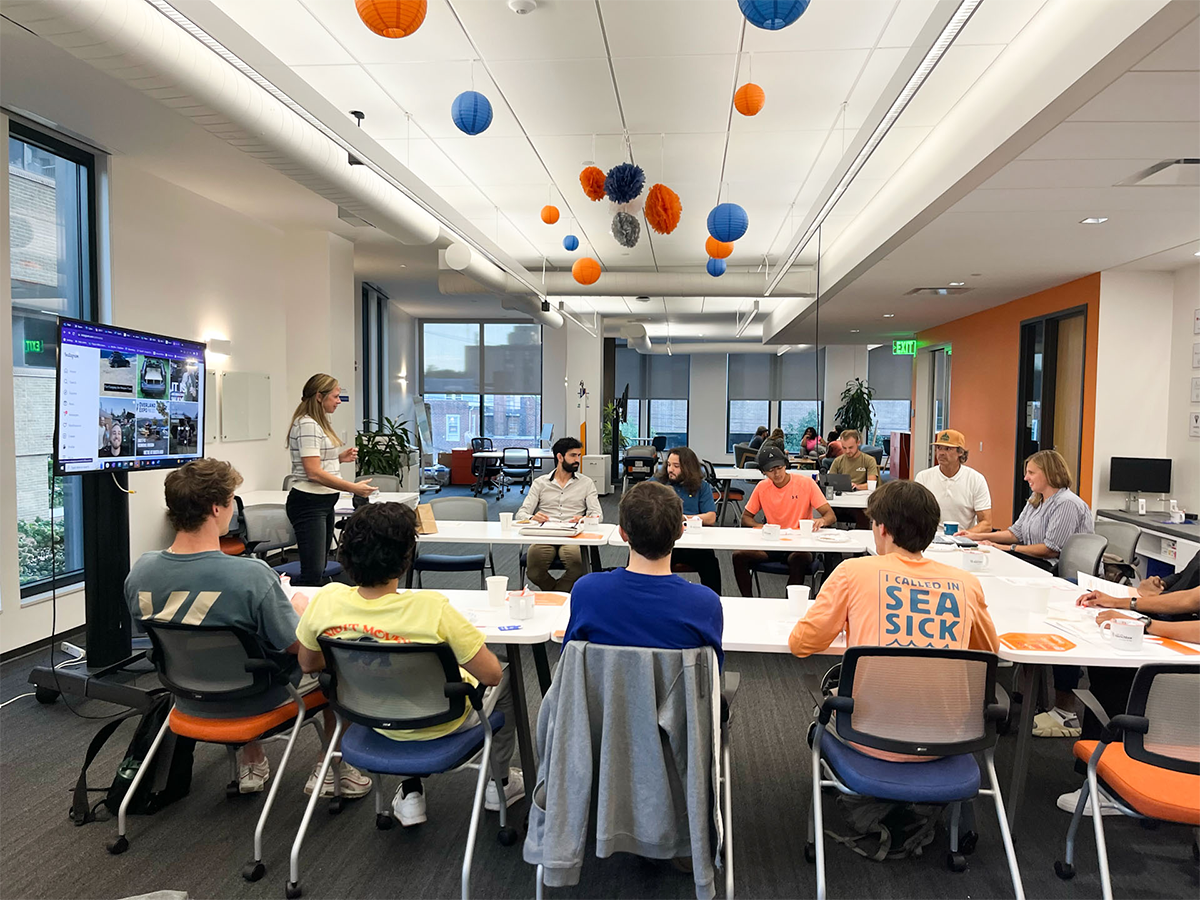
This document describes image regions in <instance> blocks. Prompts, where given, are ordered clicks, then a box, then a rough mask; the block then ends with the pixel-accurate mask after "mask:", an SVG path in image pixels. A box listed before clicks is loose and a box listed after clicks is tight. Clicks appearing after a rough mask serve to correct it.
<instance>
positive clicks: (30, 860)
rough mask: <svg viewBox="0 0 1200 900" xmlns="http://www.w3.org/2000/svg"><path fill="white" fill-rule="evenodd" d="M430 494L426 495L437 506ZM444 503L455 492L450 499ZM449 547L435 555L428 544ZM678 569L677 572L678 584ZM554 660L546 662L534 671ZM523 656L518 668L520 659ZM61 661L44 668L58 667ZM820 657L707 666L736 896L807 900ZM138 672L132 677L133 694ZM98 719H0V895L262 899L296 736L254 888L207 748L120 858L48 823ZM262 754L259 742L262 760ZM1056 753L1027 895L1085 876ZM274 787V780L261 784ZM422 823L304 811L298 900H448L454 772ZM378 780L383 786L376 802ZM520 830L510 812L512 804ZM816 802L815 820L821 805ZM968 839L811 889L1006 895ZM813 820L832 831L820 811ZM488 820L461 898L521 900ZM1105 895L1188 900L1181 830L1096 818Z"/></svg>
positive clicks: (661, 892) (16, 675) (673, 877)
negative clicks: (812, 729) (809, 736)
mask: <svg viewBox="0 0 1200 900" xmlns="http://www.w3.org/2000/svg"><path fill="white" fill-rule="evenodd" d="M448 493H449V491H445V490H444V491H443V492H442V496H446V495H447V494H448ZM454 493H460V491H458V490H455V491H454ZM519 502H520V496H519V494H509V495H508V496H507V497H506V498H504V499H503V500H502V501H497V500H496V499H494V498H493V499H492V500H490V501H489V507H490V508H491V510H490V511H491V512H492V514H493V515H494V514H495V512H497V511H499V510H500V509H515V508H516V506H517V505H518V504H519ZM603 505H604V509H605V515H606V519H608V520H609V521H613V520H615V517H616V500H615V498H614V497H612V496H610V497H606V498H603ZM438 550H439V552H443V551H444V552H453V551H454V547H453V545H447V546H445V547H439V548H438ZM622 555H623V554H621V553H619V552H618V551H615V550H612V549H610V548H605V550H604V564H605V565H606V566H607V565H619V564H620V563H621V562H622V560H621V559H620V556H622ZM719 556H721V557H722V560H721V561H722V566H723V567H724V570H725V571H724V578H725V593H726V594H734V593H736V589H735V588H734V585H733V578H732V571H731V570H730V567H729V555H728V554H727V553H722V554H719ZM496 566H497V570H498V571H500V572H506V573H509V574H512V575H515V573H516V551H515V549H513V548H497V550H496ZM693 577H694V576H693ZM477 584H478V582H477V580H476V579H475V576H473V575H471V574H462V575H450V574H434V575H430V576H428V578H427V580H426V585H427V586H430V587H437V586H444V587H467V588H472V587H475V586H477ZM764 590H765V591H769V592H772V593H775V594H782V591H783V579H782V578H779V577H770V576H768V579H766V580H764ZM555 658H556V652H555V651H554V650H553V649H552V650H551V662H552V663H553V662H554V660H555ZM526 659H527V660H528V659H529V657H528V656H527V657H526ZM61 660H62V657H61V655H60V656H59V658H58V661H61ZM45 661H46V653H45V652H42V653H40V654H36V655H32V656H28V657H24V658H22V659H18V660H13V661H11V662H8V663H5V664H4V666H3V667H0V699H7V698H9V697H13V696H15V695H17V694H19V693H22V692H23V691H25V690H27V689H28V688H27V686H26V685H25V678H26V675H27V673H28V670H29V669H30V667H31V666H33V665H35V664H40V663H44V662H45ZM830 663H831V660H829V659H816V660H798V659H794V658H792V657H788V656H768V655H756V654H744V653H731V654H728V655H727V660H726V668H727V669H729V670H732V671H737V672H740V673H741V676H742V687H741V691H740V693H739V695H738V700H737V707H736V719H735V724H734V766H733V792H734V817H733V818H734V842H735V843H734V846H735V873H736V878H737V893H738V894H740V895H741V896H743V897H804V896H813V895H814V893H815V884H816V881H815V874H814V869H813V866H811V865H809V864H807V863H805V861H804V854H803V849H804V832H805V817H806V811H807V804H808V798H809V786H808V785H809V763H808V754H807V748H806V746H805V744H804V729H805V727H806V726H807V723H808V721H809V718H810V710H811V702H810V701H809V700H808V698H807V695H806V694H805V693H804V692H803V689H802V686H801V678H802V677H803V676H804V675H805V674H811V675H819V674H820V673H821V672H823V671H824V670H825V669H826V668H827V667H828V665H829V664H830ZM526 674H527V685H526V692H527V695H528V697H529V699H530V705H531V707H532V710H533V713H532V714H533V715H535V716H536V709H537V705H538V701H539V698H540V695H539V691H538V686H537V681H536V677H535V675H534V672H533V666H532V665H527V666H526ZM153 682H154V677H153V675H144V676H141V677H140V679H139V683H148V684H152V683H153ZM74 705H75V707H76V710H77V712H79V713H82V714H86V715H91V716H103V715H106V714H109V713H112V712H114V711H116V710H114V708H112V707H109V706H107V705H105V704H102V703H99V702H96V701H88V702H84V703H79V702H78V701H76V702H75V703H74ZM101 724H102V723H101V722H99V721H86V720H83V719H80V718H77V717H76V715H75V714H73V713H72V712H71V710H69V709H68V708H67V707H66V705H65V704H64V703H63V702H62V701H61V700H60V701H59V702H58V703H56V704H54V705H53V706H41V705H39V704H37V703H36V702H35V701H34V699H33V698H26V699H22V700H18V701H16V702H15V703H13V704H11V705H9V706H7V707H5V708H4V709H3V710H2V711H0V846H2V847H3V848H4V849H3V856H2V857H0V895H2V896H4V897H49V898H59V897H64V898H90V897H97V898H115V897H125V896H129V895H133V894H140V893H144V892H149V891H154V890H160V889H172V890H183V891H187V892H188V894H189V895H190V896H192V897H202V898H224V897H246V898H257V897H282V895H283V887H284V881H285V880H286V876H287V859H288V852H289V848H290V845H291V841H292V839H293V838H294V836H295V831H296V828H297V826H298V824H299V820H300V816H301V814H302V811H303V806H304V802H305V800H306V797H305V796H304V794H303V792H302V787H303V784H304V780H305V779H306V778H307V776H308V772H309V769H310V767H311V765H312V763H313V762H314V761H315V757H316V754H317V750H318V747H317V740H316V736H315V735H314V734H313V733H312V731H311V729H305V732H304V736H303V737H302V738H301V744H300V746H299V747H298V752H297V756H296V757H295V758H294V761H293V768H292V769H291V770H290V771H289V772H286V773H284V775H283V778H284V779H285V784H284V788H283V791H282V793H281V795H280V797H279V798H278V801H277V805H276V808H275V810H274V811H273V813H272V816H271V819H270V821H269V822H268V825H267V832H266V835H265V854H266V863H267V868H268V872H267V876H266V878H264V879H263V880H262V881H260V882H257V883H255V884H248V883H246V882H245V881H243V880H242V878H241V875H240V872H241V867H242V865H243V864H244V863H245V862H246V861H247V860H249V859H250V857H251V855H252V854H251V846H252V844H251V841H252V834H253V828H254V823H255V819H256V817H257V814H258V811H259V809H260V808H261V803H262V800H263V798H264V797H265V794H259V795H250V796H246V797H240V798H237V799H235V800H232V801H230V800H226V799H225V794H224V784H225V779H226V766H225V753H224V750H223V749H222V748H219V747H212V746H204V745H201V746H200V747H198V748H197V751H196V760H195V767H194V779H193V784H192V792H191V795H190V796H188V797H187V798H185V799H184V800H182V801H180V802H178V803H176V804H175V805H173V806H171V807H168V808H167V809H164V810H162V811H160V812H159V813H158V814H156V815H154V816H152V817H139V818H135V819H133V820H132V823H131V827H130V832H129V836H130V842H131V847H130V849H129V851H128V852H127V853H125V854H124V855H122V856H119V857H112V856H109V854H108V853H107V852H106V851H105V849H104V845H105V843H106V842H107V841H108V840H110V839H111V838H112V836H113V835H114V834H115V829H116V824H115V822H104V823H95V824H89V825H87V826H84V827H82V828H76V827H74V826H73V825H72V824H71V823H70V821H69V820H68V819H67V809H68V806H69V803H70V795H69V791H70V789H71V787H73V785H74V782H75V779H76V777H77V774H78V770H79V766H80V764H81V763H82V760H83V754H84V751H85V749H86V747H87V743H88V741H89V740H90V738H91V736H92V735H93V734H94V733H95V732H96V730H97V729H98V728H99V726H100V725H101ZM131 730H132V726H131V725H126V726H123V729H122V731H120V732H119V733H118V735H117V737H115V738H114V739H113V740H112V741H110V742H109V746H108V747H106V748H105V750H104V751H103V752H102V753H101V755H100V756H99V757H98V758H97V760H96V762H95V763H94V764H93V772H94V773H95V774H94V776H93V783H95V784H100V785H106V784H107V783H108V781H109V780H110V779H111V777H112V774H113V772H114V771H115V769H116V766H117V763H118V762H119V758H120V755H121V751H122V750H123V749H124V747H125V745H126V743H127V742H128V739H129V733H130V731H131ZM1014 740H1015V739H1014V738H1013V737H1012V736H1008V737H1005V738H1002V739H1001V741H1000V745H999V748H998V751H997V768H998V770H999V772H1000V777H1001V784H1002V787H1004V788H1005V789H1007V784H1008V773H1009V771H1010V765H1011V756H1012V750H1013V747H1014ZM281 752H282V746H281V745H280V744H271V745H270V747H269V749H268V753H269V755H270V757H271V759H272V761H273V762H276V761H277V760H278V759H279V755H280V753H281ZM1071 760H1072V757H1071V741H1069V740H1048V741H1037V742H1036V743H1035V746H1034V753H1033V759H1032V765H1031V770H1030V776H1029V783H1028V788H1027V795H1026V802H1025V806H1024V809H1023V812H1022V816H1021V819H1020V821H1019V823H1018V826H1019V830H1018V833H1017V835H1016V841H1015V842H1016V850H1017V856H1018V859H1019V861H1020V864H1021V873H1022V876H1023V878H1024V882H1025V890H1026V893H1027V895H1028V896H1030V897H1064V898H1078V897H1095V896H1099V893H1100V884H1099V878H1098V875H1097V870H1096V858H1095V846H1094V842H1093V840H1092V832H1091V829H1090V822H1085V827H1084V829H1083V830H1081V832H1080V838H1079V842H1078V853H1079V856H1078V860H1077V869H1078V871H1079V874H1078V875H1077V877H1076V878H1075V880H1074V881H1072V882H1062V881H1059V880H1058V879H1057V878H1056V877H1055V875H1054V872H1053V864H1054V860H1055V859H1056V858H1059V857H1060V855H1061V852H1062V843H1063V839H1064V837H1065V834H1066V828H1067V824H1068V821H1069V816H1068V815H1067V814H1066V813H1063V812H1060V811H1059V810H1058V809H1057V808H1056V807H1055V805H1054V801H1055V798H1056V797H1057V796H1058V794H1060V793H1062V792H1063V791H1067V790H1073V789H1074V788H1076V787H1078V786H1079V784H1080V783H1081V778H1080V776H1078V775H1076V774H1075V773H1074V771H1073V767H1072V764H1071ZM273 777H274V776H273ZM426 784H427V791H428V800H429V821H428V822H427V823H426V824H425V825H423V826H421V827H419V828H416V829H412V830H405V829H400V828H395V829H393V830H391V831H387V832H380V831H377V830H376V829H375V827H374V816H373V815H372V807H371V800H370V799H369V798H368V799H367V800H365V801H361V802H357V803H350V804H347V808H346V809H345V810H344V811H343V813H342V814H341V815H340V816H330V815H328V813H327V812H326V811H325V809H324V806H323V805H321V806H318V808H317V813H316V815H315V817H314V820H313V824H312V826H311V827H310V829H309V833H308V839H307V842H306V844H305V848H304V852H303V856H302V860H303V862H302V871H301V880H302V886H303V888H304V896H305V897H309V898H313V897H344V898H358V897H363V898H367V897H451V896H457V895H458V892H459V881H458V879H459V868H460V865H461V858H462V851H463V845H464V841H465V839H466V827H467V813H468V810H469V804H470V796H471V791H472V790H473V787H474V775H473V773H469V772H464V773H459V774H454V775H448V776H443V777H438V778H433V779H430V780H429V781H427V782H426ZM393 788H394V786H392V787H390V788H389V791H390V790H391V789H393ZM515 809H516V811H517V818H518V821H520V820H521V819H522V818H523V816H524V810H525V806H524V803H522V804H520V805H518V806H517V807H515ZM826 809H827V810H833V809H834V804H833V802H832V800H830V799H828V798H827V801H826ZM977 817H978V822H979V832H980V840H979V847H978V849H977V851H976V852H975V854H974V855H973V856H972V857H970V866H969V868H968V870H967V871H966V872H964V873H961V874H955V873H951V872H948V871H947V870H946V867H945V852H946V847H947V845H946V835H945V831H944V829H943V830H940V831H939V834H938V836H937V838H936V839H935V841H934V843H933V844H932V845H931V846H930V847H929V848H928V850H927V852H926V854H925V856H924V857H922V858H917V859H909V860H901V861H893V862H886V863H874V862H867V861H865V860H862V859H861V858H860V857H858V856H856V855H855V854H854V853H853V852H852V851H851V850H849V849H847V848H845V847H840V846H837V845H832V844H831V845H829V849H828V857H827V859H828V880H829V892H830V894H831V896H843V897H938V898H940V897H1006V896H1011V884H1010V882H1009V876H1008V870H1007V867H1006V864H1005V860H1004V852H1003V848H1002V846H1001V843H1000V837H999V831H998V828H997V827H996V822H995V817H994V815H993V811H992V808H991V807H990V806H989V804H988V802H987V801H986V799H981V800H980V801H979V804H978V806H977ZM832 819H833V821H832V822H830V823H829V824H830V826H831V827H835V828H839V827H840V826H841V822H840V820H839V819H838V818H837V817H836V815H835V816H833V817H832ZM496 822H497V819H496V817H495V815H494V814H488V815H487V816H486V817H485V819H484V824H483V827H482V828H481V831H480V837H479V840H478V842H477V847H476V854H475V867H474V873H473V885H472V893H473V894H474V895H475V896H478V897H528V896H532V894H533V869H532V867H530V866H528V865H527V864H526V863H524V861H523V860H522V858H521V848H520V846H519V845H518V846H516V847H501V846H500V845H499V844H498V843H497V842H496V841H495V828H496ZM1105 825H1106V828H1107V834H1108V844H1109V858H1110V863H1111V866H1112V872H1113V884H1114V891H1115V893H1116V895H1117V896H1119V897H1138V898H1140V897H1145V898H1150V897H1181V898H1183V897H1195V896H1197V891H1198V890H1200V877H1198V871H1197V865H1196V863H1195V862H1194V861H1193V860H1192V850H1191V846H1192V839H1193V834H1192V831H1191V829H1188V828H1184V827H1180V826H1167V825H1163V826H1160V827H1157V828H1153V829H1147V828H1143V827H1141V826H1139V825H1138V824H1137V823H1136V822H1132V821H1128V820H1123V819H1119V818H1109V819H1106V820H1105ZM693 895H694V892H693V888H692V883H691V877H690V876H689V875H684V874H681V873H679V872H677V871H675V870H674V869H673V868H671V867H670V866H669V865H666V864H663V863H656V862H649V861H645V860H641V859H638V858H634V857H629V856H618V857H614V858H612V859H607V860H598V859H595V858H594V857H589V858H588V859H587V860H586V861H585V864H584V868H583V877H582V880H581V883H580V885H579V886H578V887H576V888H571V889H558V890H549V891H547V896H564V897H566V896H571V897H618V896H620V897H681V898H687V897H690V896H693Z"/></svg>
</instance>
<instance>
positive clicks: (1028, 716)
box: [1005, 664, 1044, 834]
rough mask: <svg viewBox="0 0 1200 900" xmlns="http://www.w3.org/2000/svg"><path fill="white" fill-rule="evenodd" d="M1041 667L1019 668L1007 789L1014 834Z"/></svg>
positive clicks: (1030, 741) (1028, 666)
mask: <svg viewBox="0 0 1200 900" xmlns="http://www.w3.org/2000/svg"><path fill="white" fill-rule="evenodd" d="M1043 668H1044V667H1043V666H1035V665H1028V664H1026V665H1022V666H1021V693H1022V695H1023V698H1024V699H1022V701H1021V723H1020V724H1019V725H1018V726H1017V752H1016V754H1015V755H1014V756H1013V770H1012V781H1011V783H1010V784H1009V788H1008V802H1007V803H1006V804H1005V805H1006V806H1007V807H1008V827H1009V830H1010V831H1011V832H1012V833H1013V834H1016V832H1017V812H1018V811H1019V810H1020V808H1021V799H1022V798H1023V796H1024V794H1025V779H1026V777H1027V776H1028V775H1029V752H1030V750H1031V749H1032V746H1031V745H1032V744H1033V713H1034V708H1035V707H1036V706H1037V701H1036V700H1035V698H1034V696H1033V688H1034V685H1035V684H1036V683H1037V678H1038V675H1039V674H1040V673H1041V671H1042V669H1043Z"/></svg>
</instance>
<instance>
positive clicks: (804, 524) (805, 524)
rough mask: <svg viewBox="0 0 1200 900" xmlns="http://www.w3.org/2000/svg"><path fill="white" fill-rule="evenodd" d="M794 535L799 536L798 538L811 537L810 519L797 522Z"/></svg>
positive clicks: (811, 526)
mask: <svg viewBox="0 0 1200 900" xmlns="http://www.w3.org/2000/svg"><path fill="white" fill-rule="evenodd" d="M796 533H797V534H799V535H800V537H812V533H813V520H812V519H801V520H800V521H799V522H797V523H796Z"/></svg>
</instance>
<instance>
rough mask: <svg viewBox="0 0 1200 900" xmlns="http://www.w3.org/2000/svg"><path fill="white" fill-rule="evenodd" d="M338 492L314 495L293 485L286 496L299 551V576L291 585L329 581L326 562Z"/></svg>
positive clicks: (320, 583) (289, 516)
mask: <svg viewBox="0 0 1200 900" xmlns="http://www.w3.org/2000/svg"><path fill="white" fill-rule="evenodd" d="M337 501H338V495H337V494H313V493H310V492H308V491H298V490H296V489H295V488H292V490H290V491H289V492H288V497H287V516H288V521H290V522H291V523H292V531H294V532H295V533H296V547H297V548H298V549H299V551H300V577H299V578H295V579H293V581H292V584H296V585H311V586H315V587H320V586H321V585H323V584H325V582H326V581H327V580H328V579H326V577H325V564H326V562H327V561H328V559H329V541H330V540H331V539H332V538H333V508H334V507H335V506H337Z"/></svg>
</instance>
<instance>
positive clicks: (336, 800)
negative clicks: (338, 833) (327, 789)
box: [329, 797, 343, 816]
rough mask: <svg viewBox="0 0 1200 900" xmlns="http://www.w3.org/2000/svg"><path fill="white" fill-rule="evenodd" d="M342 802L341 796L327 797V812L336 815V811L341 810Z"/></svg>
mask: <svg viewBox="0 0 1200 900" xmlns="http://www.w3.org/2000/svg"><path fill="white" fill-rule="evenodd" d="M342 802H343V798H341V797H330V798H329V814H330V815H331V816H336V815H337V814H338V813H340V812H341V811H342Z"/></svg>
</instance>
